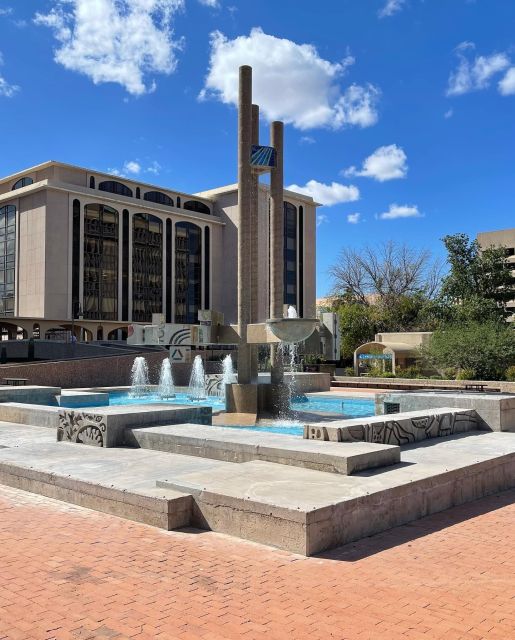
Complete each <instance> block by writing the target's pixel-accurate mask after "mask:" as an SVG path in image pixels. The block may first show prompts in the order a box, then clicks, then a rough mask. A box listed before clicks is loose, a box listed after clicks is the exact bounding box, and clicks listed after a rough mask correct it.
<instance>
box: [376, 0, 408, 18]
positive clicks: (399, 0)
mask: <svg viewBox="0 0 515 640" xmlns="http://www.w3.org/2000/svg"><path fill="white" fill-rule="evenodd" d="M405 4H406V0H386V4H385V5H384V7H383V8H382V9H381V10H380V11H379V14H378V15H379V17H380V18H386V17H387V16H393V14H394V13H398V12H399V11H401V10H402V9H403V8H404V5H405Z"/></svg>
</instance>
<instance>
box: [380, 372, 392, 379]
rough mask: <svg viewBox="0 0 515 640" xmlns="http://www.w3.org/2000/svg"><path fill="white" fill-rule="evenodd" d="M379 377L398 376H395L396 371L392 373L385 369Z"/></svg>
mask: <svg viewBox="0 0 515 640" xmlns="http://www.w3.org/2000/svg"><path fill="white" fill-rule="evenodd" d="M379 377H380V378H395V377H396V376H395V373H392V372H391V371H385V372H384V373H382V374H381V375H380V376H379Z"/></svg>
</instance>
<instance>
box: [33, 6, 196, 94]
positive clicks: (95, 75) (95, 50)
mask: <svg viewBox="0 0 515 640" xmlns="http://www.w3.org/2000/svg"><path fill="white" fill-rule="evenodd" d="M53 4H54V6H53V8H52V10H51V11H50V12H49V13H47V14H42V13H37V14H36V16H35V19H34V21H35V23H36V24H39V25H44V26H47V27H50V28H51V29H52V30H53V31H54V36H55V38H56V40H57V41H58V43H59V46H58V48H57V49H56V51H55V57H54V59H55V61H56V62H57V63H58V64H61V65H63V66H64V67H65V68H66V69H70V70H71V71H77V72H79V73H83V74H84V75H86V76H88V77H89V78H91V80H92V81H93V82H94V83H95V84H100V83H104V82H114V83H118V84H120V85H122V86H123V87H125V89H126V90H127V91H128V92H129V93H130V94H133V95H141V94H144V93H147V92H150V91H153V90H154V89H155V87H156V84H155V82H154V81H153V80H152V81H147V80H146V76H147V74H150V73H163V74H170V73H172V72H173V71H174V70H175V68H176V66H177V58H176V52H177V49H178V48H180V46H181V42H180V40H179V41H178V40H175V39H174V33H173V30H172V28H171V21H172V17H173V15H174V14H175V13H176V12H177V11H179V10H180V9H182V8H183V6H184V0H95V1H94V2H93V1H92V0H53Z"/></svg>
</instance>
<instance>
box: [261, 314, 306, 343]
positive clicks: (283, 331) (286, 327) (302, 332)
mask: <svg viewBox="0 0 515 640" xmlns="http://www.w3.org/2000/svg"><path fill="white" fill-rule="evenodd" d="M266 326H267V327H268V329H270V331H271V332H272V333H273V335H274V336H275V337H276V338H278V339H279V340H280V341H281V342H288V343H295V342H302V341H303V340H306V339H307V338H309V336H310V335H311V334H312V333H313V331H314V330H315V329H316V328H317V326H318V319H316V318H271V319H269V320H267V321H266Z"/></svg>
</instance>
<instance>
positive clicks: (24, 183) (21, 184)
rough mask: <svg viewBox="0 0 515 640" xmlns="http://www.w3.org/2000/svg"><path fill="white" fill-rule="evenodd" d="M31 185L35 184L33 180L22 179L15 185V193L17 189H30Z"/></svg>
mask: <svg viewBox="0 0 515 640" xmlns="http://www.w3.org/2000/svg"><path fill="white" fill-rule="evenodd" d="M30 184H34V180H33V179H32V178H20V179H19V180H18V181H17V182H15V183H14V185H13V189H12V190H13V191H14V190H15V189H21V188H22V187H28V186H29V185H30Z"/></svg>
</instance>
